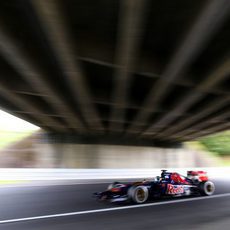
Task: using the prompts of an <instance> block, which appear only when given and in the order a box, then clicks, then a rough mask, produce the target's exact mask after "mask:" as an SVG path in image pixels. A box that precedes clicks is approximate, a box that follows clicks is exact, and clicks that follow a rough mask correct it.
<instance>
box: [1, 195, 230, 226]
mask: <svg viewBox="0 0 230 230" xmlns="http://www.w3.org/2000/svg"><path fill="white" fill-rule="evenodd" d="M227 196H230V193H224V194H217V195H213V196H205V197H193V198H189V199H182V200H170V201H162V202H157V203H148V204H138V205H129V206H122V207H114V208H104V209H94V210H86V211H78V212H69V213H59V214H52V215H44V216H33V217H25V218H18V219H8V220H1V221H0V224H7V223H15V222H25V221H30V220H41V219H49V218H57V217H66V216H76V215H83V214H91V213H100V212H111V211H117V210H125V209H134V208H143V207H151V206H159V205H166V204H176V203H183V202H191V201H198V200H206V199H213V198H220V197H227Z"/></svg>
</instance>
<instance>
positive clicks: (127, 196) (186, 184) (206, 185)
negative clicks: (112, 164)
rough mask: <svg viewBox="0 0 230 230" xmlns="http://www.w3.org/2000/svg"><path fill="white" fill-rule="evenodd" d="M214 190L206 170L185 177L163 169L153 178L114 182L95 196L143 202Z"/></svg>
mask: <svg viewBox="0 0 230 230" xmlns="http://www.w3.org/2000/svg"><path fill="white" fill-rule="evenodd" d="M214 191H215V186H214V184H213V182H211V181H209V179H208V176H207V173H206V172H204V171H188V172H187V177H185V176H182V175H180V174H179V173H176V172H168V171H167V170H162V172H161V176H157V177H156V178H155V179H153V180H150V181H146V180H144V181H140V182H132V183H120V182H114V183H112V184H110V185H109V186H108V188H107V190H106V191H104V192H98V193H94V196H95V197H97V198H98V199H99V200H109V201H111V202H123V201H132V202H134V203H138V204H141V203H144V202H145V201H147V200H148V199H151V198H158V197H169V196H171V197H177V196H189V195H206V196H210V195H212V194H213V193H214Z"/></svg>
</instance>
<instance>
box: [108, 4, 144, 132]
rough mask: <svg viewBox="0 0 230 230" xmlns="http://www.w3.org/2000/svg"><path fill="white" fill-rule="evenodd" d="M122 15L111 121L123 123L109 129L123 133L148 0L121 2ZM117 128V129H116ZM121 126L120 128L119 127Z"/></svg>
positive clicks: (111, 125)
mask: <svg viewBox="0 0 230 230" xmlns="http://www.w3.org/2000/svg"><path fill="white" fill-rule="evenodd" d="M120 4H121V6H120V13H119V22H118V35H117V47H116V51H115V65H117V66H118V67H117V68H116V69H115V73H114V74H115V85H114V91H113V95H112V100H113V103H114V106H113V107H112V110H111V115H110V117H111V120H114V119H119V120H122V121H123V123H122V122H121V123H119V124H117V123H116V124H115V123H113V122H110V127H109V129H110V130H111V131H113V130H114V129H117V128H118V129H121V130H122V131H123V128H124V121H125V109H126V105H127V95H128V91H129V86H130V77H131V74H132V73H131V72H133V70H134V64H135V61H136V58H137V52H138V49H139V45H140V39H141V38H142V37H143V36H142V32H143V31H142V30H143V27H144V26H143V22H144V15H145V11H146V8H147V1H146V0H124V1H120ZM114 126H116V127H114ZM117 126H119V127H117Z"/></svg>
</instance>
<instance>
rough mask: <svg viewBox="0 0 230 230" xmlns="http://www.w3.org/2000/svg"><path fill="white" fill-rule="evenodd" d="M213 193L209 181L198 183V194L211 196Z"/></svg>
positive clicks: (212, 185)
mask: <svg viewBox="0 0 230 230" xmlns="http://www.w3.org/2000/svg"><path fill="white" fill-rule="evenodd" d="M214 192H215V185H214V183H213V182H211V181H204V182H201V183H200V193H201V194H202V195H204V196H211V195H213V193H214Z"/></svg>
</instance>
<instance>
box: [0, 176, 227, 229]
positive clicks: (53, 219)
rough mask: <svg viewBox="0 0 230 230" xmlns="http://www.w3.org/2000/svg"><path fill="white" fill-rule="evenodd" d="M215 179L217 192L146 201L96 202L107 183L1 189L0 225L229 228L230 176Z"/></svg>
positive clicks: (28, 227)
mask: <svg viewBox="0 0 230 230" xmlns="http://www.w3.org/2000/svg"><path fill="white" fill-rule="evenodd" d="M214 182H215V184H216V192H215V195H214V196H213V197H209V198H206V197H199V198H196V197H195V198H194V197H189V198H171V199H160V200H155V201H150V202H148V203H147V204H146V205H144V206H142V205H130V204H111V203H107V202H97V201H95V199H94V198H92V193H93V192H95V191H101V190H104V189H105V188H106V187H107V184H106V183H97V184H92V183H91V184H75V185H52V186H33V187H30V186H26V187H12V188H11V187H8V188H7V187H6V188H1V189H0V197H1V199H0V230H27V229H30V230H33V229H36V230H41V229H47V230H53V229H57V230H68V229H71V230H73V229H82V230H88V229H89V230H91V229H92V230H97V229H100V230H102V229H103V230H115V229H119V230H122V229H169V230H171V229H183V230H186V229H201V230H203V229H207V230H214V229H218V230H225V229H226V230H229V229H230V180H214ZM47 215H48V216H47ZM28 217H32V218H31V219H26V218H28Z"/></svg>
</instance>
